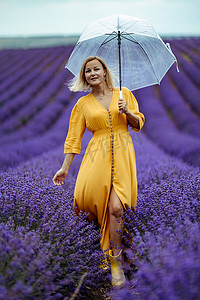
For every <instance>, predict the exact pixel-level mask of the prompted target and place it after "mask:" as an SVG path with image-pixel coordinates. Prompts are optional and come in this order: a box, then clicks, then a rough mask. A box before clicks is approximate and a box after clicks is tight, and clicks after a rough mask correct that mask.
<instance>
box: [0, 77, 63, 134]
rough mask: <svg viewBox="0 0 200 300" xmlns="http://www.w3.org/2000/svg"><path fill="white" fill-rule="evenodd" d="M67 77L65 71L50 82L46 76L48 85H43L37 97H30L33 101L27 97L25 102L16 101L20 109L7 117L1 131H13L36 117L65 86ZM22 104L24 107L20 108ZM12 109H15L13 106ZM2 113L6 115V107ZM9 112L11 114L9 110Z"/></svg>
mask: <svg viewBox="0 0 200 300" xmlns="http://www.w3.org/2000/svg"><path fill="white" fill-rule="evenodd" d="M49 75H50V74H49ZM51 76H53V75H51ZM65 77H66V75H65V73H64V72H60V73H59V74H58V75H57V76H53V78H52V79H51V80H50V84H49V82H48V78H46V80H45V81H46V86H44V87H43V89H42V91H41V92H40V93H38V95H37V96H36V97H32V98H31V99H30V98H29V99H30V100H31V101H29V102H27V99H26V98H24V102H22V103H21V101H22V100H21V101H20V100H19V101H16V107H18V108H19V109H18V110H17V111H16V112H15V114H14V115H13V116H12V115H10V118H6V120H5V121H4V123H3V124H2V127H1V129H0V132H1V133H4V132H5V133H9V132H12V131H14V130H16V129H18V128H20V127H21V126H22V125H23V124H24V123H25V124H26V123H27V122H29V121H30V120H31V119H32V118H34V116H35V115H36V114H37V113H38V112H39V111H41V110H42V109H43V108H44V107H45V106H46V105H48V103H49V101H53V99H54V97H55V94H56V93H57V92H58V91H59V90H60V89H61V88H62V87H63V82H64V80H65ZM38 84H41V81H40V82H38ZM22 104H23V107H22V108H20V107H21V106H22ZM11 109H12V110H13V106H11ZM1 113H2V115H3V116H4V117H5V115H6V113H5V110H4V109H2V110H1ZM7 114H9V111H7ZM11 116H12V117H11Z"/></svg>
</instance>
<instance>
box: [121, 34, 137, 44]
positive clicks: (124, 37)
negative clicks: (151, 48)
mask: <svg viewBox="0 0 200 300" xmlns="http://www.w3.org/2000/svg"><path fill="white" fill-rule="evenodd" d="M122 38H123V39H125V40H128V41H130V42H132V43H135V44H139V43H138V42H137V41H134V40H131V39H130V38H127V37H126V36H124V35H123V36H122Z"/></svg>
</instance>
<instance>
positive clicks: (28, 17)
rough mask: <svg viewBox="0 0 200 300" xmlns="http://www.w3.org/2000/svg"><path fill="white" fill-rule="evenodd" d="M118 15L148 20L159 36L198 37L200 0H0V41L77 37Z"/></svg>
mask: <svg viewBox="0 0 200 300" xmlns="http://www.w3.org/2000/svg"><path fill="white" fill-rule="evenodd" d="M119 13H120V14H125V15H129V16H132V17H138V18H142V19H146V20H148V21H149V22H150V23H151V24H152V25H153V26H154V28H155V30H156V32H157V33H158V34H160V35H165V36H166V35H167V36H177V35H179V36H200V0H82V1H81V0H0V37H31V36H59V35H80V34H81V32H82V31H83V30H84V28H85V27H86V26H87V25H88V24H89V23H90V22H92V21H95V20H97V19H99V18H103V17H106V16H109V15H113V14H119Z"/></svg>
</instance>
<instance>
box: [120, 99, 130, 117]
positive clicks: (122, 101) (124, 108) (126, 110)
mask: <svg viewBox="0 0 200 300" xmlns="http://www.w3.org/2000/svg"><path fill="white" fill-rule="evenodd" d="M118 106H119V110H121V109H122V110H123V113H124V114H127V112H128V108H127V103H126V100H125V99H119V102H118Z"/></svg>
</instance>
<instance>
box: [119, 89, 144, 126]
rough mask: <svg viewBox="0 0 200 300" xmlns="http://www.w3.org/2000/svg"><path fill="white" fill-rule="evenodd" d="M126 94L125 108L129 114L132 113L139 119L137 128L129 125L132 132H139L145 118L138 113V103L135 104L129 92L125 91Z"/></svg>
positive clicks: (135, 101)
mask: <svg viewBox="0 0 200 300" xmlns="http://www.w3.org/2000/svg"><path fill="white" fill-rule="evenodd" d="M126 92H128V95H127V96H128V97H127V99H126V98H125V97H124V98H125V99H126V100H127V107H128V109H129V110H130V112H132V113H134V114H135V115H137V116H138V117H139V128H136V127H133V126H132V125H131V124H129V125H130V126H131V128H132V129H133V130H134V131H137V132H138V131H140V130H141V129H142V127H143V125H144V122H145V117H144V115H143V114H142V113H141V112H140V111H139V107H138V103H137V100H136V99H135V97H134V95H133V94H132V92H131V91H129V90H128V89H127V91H126Z"/></svg>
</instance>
